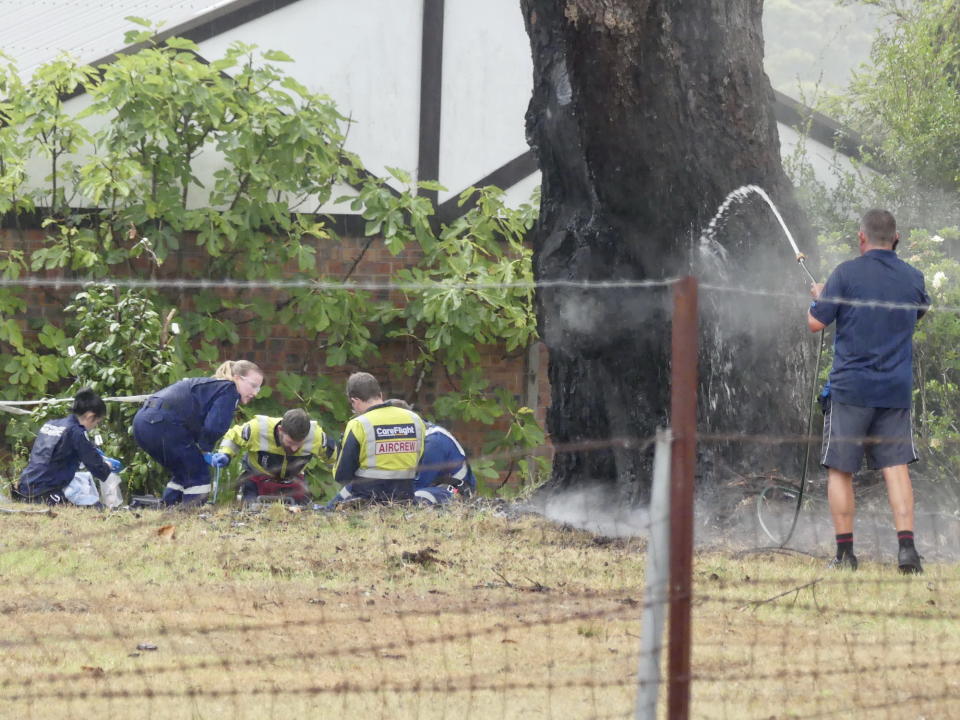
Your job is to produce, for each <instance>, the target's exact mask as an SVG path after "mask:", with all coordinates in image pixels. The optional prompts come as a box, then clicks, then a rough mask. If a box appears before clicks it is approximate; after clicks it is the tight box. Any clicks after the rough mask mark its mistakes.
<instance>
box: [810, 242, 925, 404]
mask: <svg viewBox="0 0 960 720" xmlns="http://www.w3.org/2000/svg"><path fill="white" fill-rule="evenodd" d="M830 298H838V299H839V298H842V299H844V300H854V301H868V302H869V301H880V302H887V303H897V304H905V305H915V306H918V307H917V308H916V309H913V308H910V309H900V308H897V309H893V308H885V307H871V306H863V305H849V304H846V303H836V302H830ZM929 304H930V296H929V295H927V292H926V290H925V288H924V281H923V273H921V272H920V271H919V270H917V269H916V268H915V267H913V266H912V265H908V264H907V263H905V262H904V261H903V260H901V259H900V258H898V257H897V254H896V252H894V251H893V250H869V251H867V252H866V253H864V254H863V255H861V256H860V257H858V258H855V259H853V260H847V261H846V262H844V263H841V264H840V265H838V266H837V268H836V269H835V270H834V271H833V272H832V273H831V274H830V277H829V278H828V279H827V283H826V285H825V286H824V288H823V292H822V293H821V294H820V299H819V300H817V301H816V302H815V303H813V305H812V306H811V308H810V314H811V315H812V316H813V317H814V318H815V319H816V320H819V321H820V322H822V323H823V324H824V325H829V324H830V323H832V322H833V321H834V320H836V323H837V330H836V337H835V339H834V359H833V369H832V370H831V371H830V392H831V395H832V396H833V397H834V398H835V399H836V400H838V401H839V402H842V403H846V404H847V405H857V406H860V407H882V408H909V407H910V400H911V395H912V387H913V330H914V327H915V326H916V324H917V320H919V319H920V318H921V317H923V314H924V313H925V312H926V309H927V306H928V305H929Z"/></svg>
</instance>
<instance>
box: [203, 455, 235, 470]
mask: <svg viewBox="0 0 960 720" xmlns="http://www.w3.org/2000/svg"><path fill="white" fill-rule="evenodd" d="M203 461H204V462H205V463H206V464H207V465H209V466H210V467H218V468H222V467H226V466H227V465H229V464H230V456H229V455H227V454H226V453H222V452H207V453H204V454H203Z"/></svg>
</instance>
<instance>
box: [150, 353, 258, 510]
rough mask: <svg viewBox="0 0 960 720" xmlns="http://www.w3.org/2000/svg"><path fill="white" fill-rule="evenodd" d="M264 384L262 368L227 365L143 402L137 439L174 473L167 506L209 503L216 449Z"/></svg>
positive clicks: (238, 362)
mask: <svg viewBox="0 0 960 720" xmlns="http://www.w3.org/2000/svg"><path fill="white" fill-rule="evenodd" d="M262 384H263V372H262V371H261V370H260V368H259V367H257V365H256V364H254V363H252V362H250V361H249V360H236V361H227V362H225V363H223V364H222V365H221V366H220V367H219V368H217V371H216V373H215V374H214V376H213V377H200V378H187V379H185V380H180V381H178V382H175V383H174V384H173V385H169V386H167V387H165V388H164V389H163V390H160V391H158V392H156V393H154V394H153V395H151V396H150V397H149V398H148V399H147V400H146V401H145V402H144V403H143V406H142V407H141V408H140V409H139V410H138V411H137V414H136V416H135V417H134V419H133V437H134V440H136V441H137V444H138V445H139V446H140V447H141V448H143V449H144V450H146V451H147V453H148V454H149V455H150V456H151V457H152V458H153V459H154V460H156V461H157V462H158V463H160V464H161V465H162V466H163V467H164V468H165V469H166V470H168V471H169V472H170V474H171V475H172V477H171V478H170V482H168V483H167V487H166V488H165V489H164V491H163V504H164V505H168V506H169V505H176V504H178V503H183V504H184V505H199V504H201V503H203V502H204V501H205V500H206V499H207V495H208V494H209V493H210V470H209V468H208V467H207V466H208V465H212V464H213V463H214V458H213V449H214V447H215V446H216V444H217V443H218V442H219V441H220V438H221V437H223V435H224V433H226V432H227V430H228V429H229V428H230V425H231V424H232V423H233V414H234V412H235V411H236V409H237V405H238V404H239V403H243V404H244V405H246V404H247V403H248V402H250V401H251V400H253V398H254V397H255V396H256V394H257V393H258V392H260V386H261V385H262Z"/></svg>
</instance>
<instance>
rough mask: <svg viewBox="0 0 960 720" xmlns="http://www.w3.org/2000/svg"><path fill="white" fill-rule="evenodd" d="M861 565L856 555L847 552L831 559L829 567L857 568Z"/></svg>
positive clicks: (834, 568) (838, 568)
mask: <svg viewBox="0 0 960 720" xmlns="http://www.w3.org/2000/svg"><path fill="white" fill-rule="evenodd" d="M859 565H860V563H858V562H857V556H856V555H854V554H853V553H845V554H844V555H840V556H838V557H835V558H834V559H833V560H831V561H830V563H829V564H828V565H827V567H828V568H830V569H832V570H856V569H857V567H859Z"/></svg>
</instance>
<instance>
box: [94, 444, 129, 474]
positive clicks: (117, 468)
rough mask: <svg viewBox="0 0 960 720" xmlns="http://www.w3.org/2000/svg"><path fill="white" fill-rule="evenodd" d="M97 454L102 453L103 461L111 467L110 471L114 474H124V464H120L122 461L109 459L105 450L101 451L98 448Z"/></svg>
mask: <svg viewBox="0 0 960 720" xmlns="http://www.w3.org/2000/svg"><path fill="white" fill-rule="evenodd" d="M97 452H98V453H100V455H101V456H102V457H103V459H104V460H106V461H107V465H109V466H110V469H111V470H112V471H113V472H115V473H118V472H123V463H122V462H120V461H119V460H117V459H116V458H112V457H108V456H107V454H106V453H105V452H104V451H103V450H101V449H100V448H97Z"/></svg>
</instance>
